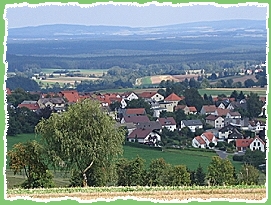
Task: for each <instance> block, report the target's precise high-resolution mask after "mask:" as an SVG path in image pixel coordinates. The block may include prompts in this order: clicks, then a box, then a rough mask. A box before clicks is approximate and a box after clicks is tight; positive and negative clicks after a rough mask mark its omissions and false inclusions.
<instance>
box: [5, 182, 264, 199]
mask: <svg viewBox="0 0 271 205" xmlns="http://www.w3.org/2000/svg"><path fill="white" fill-rule="evenodd" d="M25 196H28V197H30V198H32V200H35V199H41V200H46V201H47V200H50V199H52V198H59V197H71V198H74V199H75V198H76V199H77V200H95V199H99V201H102V200H101V199H111V200H112V199H116V198H118V199H120V197H125V199H127V198H129V199H135V198H136V199H144V201H151V200H163V202H165V201H169V200H174V201H175V202H176V200H178V201H187V200H189V201H198V200H199V199H201V200H208V199H209V200H210V199H220V200H221V199H224V200H227V199H231V200H233V199H234V200H237V199H238V200H242V201H248V200H257V201H259V202H261V201H262V202H263V201H266V187H264V186H234V187H232V186H230V187H227V186H224V187H88V188H63V189H61V188H58V189H35V190H31V189H30V190H22V189H11V190H8V191H7V197H8V198H12V197H25ZM127 202H128V201H127ZM254 202H255V201H254Z"/></svg>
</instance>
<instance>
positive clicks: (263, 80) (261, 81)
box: [256, 76, 267, 88]
mask: <svg viewBox="0 0 271 205" xmlns="http://www.w3.org/2000/svg"><path fill="white" fill-rule="evenodd" d="M256 84H257V85H258V86H260V87H261V88H263V87H264V86H266V85H267V78H266V76H261V77H259V79H258V81H257V83H256Z"/></svg>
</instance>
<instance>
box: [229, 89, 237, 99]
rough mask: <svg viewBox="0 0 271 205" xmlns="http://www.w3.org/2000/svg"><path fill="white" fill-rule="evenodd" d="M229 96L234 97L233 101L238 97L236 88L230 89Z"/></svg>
mask: <svg viewBox="0 0 271 205" xmlns="http://www.w3.org/2000/svg"><path fill="white" fill-rule="evenodd" d="M230 98H234V99H235V101H236V100H237V98H238V92H237V91H236V90H234V91H232V93H231V95H230Z"/></svg>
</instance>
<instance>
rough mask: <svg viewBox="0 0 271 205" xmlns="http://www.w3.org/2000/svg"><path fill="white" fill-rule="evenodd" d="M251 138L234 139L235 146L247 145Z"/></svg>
mask: <svg viewBox="0 0 271 205" xmlns="http://www.w3.org/2000/svg"><path fill="white" fill-rule="evenodd" d="M252 141H253V139H236V140H235V142H236V147H248V146H249V145H250V143H251V142H252Z"/></svg>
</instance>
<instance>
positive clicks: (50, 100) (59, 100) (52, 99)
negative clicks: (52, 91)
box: [39, 97, 65, 104]
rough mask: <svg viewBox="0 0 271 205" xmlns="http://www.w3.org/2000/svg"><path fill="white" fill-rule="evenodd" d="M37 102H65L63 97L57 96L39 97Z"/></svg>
mask: <svg viewBox="0 0 271 205" xmlns="http://www.w3.org/2000/svg"><path fill="white" fill-rule="evenodd" d="M39 102H40V103H42V104H46V103H47V102H50V103H53V104H62V103H65V101H64V99H63V98H61V97H58V98H40V99H39Z"/></svg>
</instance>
